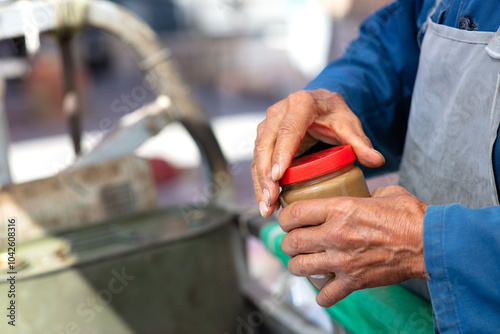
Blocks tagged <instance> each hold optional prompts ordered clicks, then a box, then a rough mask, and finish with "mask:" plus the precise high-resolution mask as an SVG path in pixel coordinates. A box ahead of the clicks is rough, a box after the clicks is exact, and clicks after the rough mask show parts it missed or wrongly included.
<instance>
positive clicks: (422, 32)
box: [417, 0, 441, 47]
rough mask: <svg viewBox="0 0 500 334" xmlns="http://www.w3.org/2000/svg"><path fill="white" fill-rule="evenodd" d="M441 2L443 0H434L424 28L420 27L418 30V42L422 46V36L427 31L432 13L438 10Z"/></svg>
mask: <svg viewBox="0 0 500 334" xmlns="http://www.w3.org/2000/svg"><path fill="white" fill-rule="evenodd" d="M440 3H441V0H436V2H434V6H432V7H431V9H429V11H428V12H427V20H425V22H424V24H423V25H422V28H420V30H419V31H418V34H417V42H418V46H419V47H420V46H421V45H420V44H421V42H420V41H421V40H422V38H421V36H422V35H423V34H425V32H426V31H427V26H428V25H429V21H430V20H431V17H432V15H434V13H435V12H436V10H437V8H438V6H439V4H440Z"/></svg>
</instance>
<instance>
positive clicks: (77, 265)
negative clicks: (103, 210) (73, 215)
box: [0, 208, 243, 334]
mask: <svg viewBox="0 0 500 334" xmlns="http://www.w3.org/2000/svg"><path fill="white" fill-rule="evenodd" d="M235 222H236V218H235V216H234V215H232V214H228V213H226V212H225V211H224V210H220V209H216V208H205V209H200V210H197V211H196V212H193V213H192V215H191V219H188V220H186V219H185V217H184V216H183V215H182V214H181V212H180V211H179V210H178V208H173V209H171V210H162V211H156V212H150V213H147V214H141V215H136V216H134V217H131V218H129V219H125V220H120V221H111V222H109V223H106V224H103V225H101V226H94V227H91V228H85V229H80V230H78V231H72V232H67V233H62V234H58V235H55V236H53V237H50V238H46V239H41V240H38V241H33V242H30V243H26V244H24V245H21V246H20V249H21V250H22V253H20V254H23V261H24V263H25V264H26V266H25V267H24V269H22V268H19V270H18V276H17V281H16V286H17V291H19V294H18V296H17V297H16V306H17V314H18V315H19V316H18V319H17V322H16V328H18V329H21V332H22V333H52V332H57V333H59V332H61V331H64V330H66V329H65V327H66V326H68V324H71V326H73V327H75V328H79V329H80V330H81V331H82V333H92V334H99V333H102V334H109V333H120V334H122V333H123V334H127V333H172V334H179V333H193V334H195V333H196V334H197V333H221V334H222V333H225V332H231V333H232V332H234V329H235V328H237V325H238V323H237V317H238V316H239V315H240V314H242V313H243V311H242V307H243V297H242V295H241V293H240V292H239V286H238V276H237V273H236V268H235V262H234V261H235V259H234V256H233V253H234V250H233V245H232V242H231V238H232V237H233V235H232V231H233V229H235V228H236V223H235ZM4 251H5V250H4ZM0 252H1V251H0ZM0 277H1V279H0V293H1V295H2V296H6V295H7V290H8V287H9V284H8V283H7V276H6V275H5V272H4V273H3V275H2V274H1V273H0ZM9 330H11V328H10V326H8V325H7V323H6V322H5V321H2V322H1V323H0V332H1V333H10V331H9Z"/></svg>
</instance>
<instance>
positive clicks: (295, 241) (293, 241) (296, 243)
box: [283, 230, 300, 253]
mask: <svg viewBox="0 0 500 334" xmlns="http://www.w3.org/2000/svg"><path fill="white" fill-rule="evenodd" d="M283 240H285V242H286V245H287V248H288V250H289V251H290V253H295V252H297V251H299V249H300V237H299V235H298V231H297V230H293V231H291V232H290V233H288V234H287V235H286V239H285V238H283Z"/></svg>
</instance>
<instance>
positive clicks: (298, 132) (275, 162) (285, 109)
mask: <svg viewBox="0 0 500 334" xmlns="http://www.w3.org/2000/svg"><path fill="white" fill-rule="evenodd" d="M318 140H321V141H323V142H325V143H327V144H332V145H339V144H350V145H351V146H352V148H353V150H354V154H355V155H356V158H357V160H358V161H359V162H360V163H361V164H363V165H365V166H367V167H378V166H380V165H382V164H383V163H384V157H383V156H382V155H381V154H380V153H379V152H377V151H375V150H373V147H372V144H371V143H370V140H369V139H368V137H367V136H366V135H365V133H364V132H363V129H362V127H361V122H360V121H359V119H358V118H357V117H356V115H355V114H354V113H353V112H352V111H351V110H350V109H349V107H348V106H347V104H346V103H345V101H344V99H343V98H342V97H341V96H340V95H339V94H337V93H332V92H329V91H327V90H324V89H314V90H309V91H299V92H296V93H294V94H292V95H290V96H288V97H287V98H286V99H284V100H282V101H280V102H278V103H276V104H275V105H273V106H271V107H270V108H269V109H268V110H267V114H266V119H265V120H264V121H263V122H262V123H260V124H259V126H258V128H257V140H256V141H255V150H254V156H253V161H252V167H251V168H252V177H253V182H254V189H255V195H256V198H257V203H259V208H260V211H261V214H262V216H264V217H268V216H269V215H271V214H272V213H273V211H274V209H275V205H279V204H277V203H278V202H277V199H278V195H279V183H278V182H277V181H278V180H280V179H281V177H282V176H283V174H284V172H285V170H286V169H287V168H288V167H289V166H290V163H291V161H292V159H293V157H294V156H295V155H298V154H301V153H303V152H305V151H306V150H307V149H308V148H310V147H311V146H313V145H314V144H315V143H316V142H317V141H318Z"/></svg>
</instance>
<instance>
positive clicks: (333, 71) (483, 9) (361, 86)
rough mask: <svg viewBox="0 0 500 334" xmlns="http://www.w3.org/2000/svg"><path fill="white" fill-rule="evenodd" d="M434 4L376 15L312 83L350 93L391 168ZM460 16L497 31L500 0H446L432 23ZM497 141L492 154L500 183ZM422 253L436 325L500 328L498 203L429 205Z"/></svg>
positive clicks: (413, 3) (394, 7) (403, 4)
mask: <svg viewBox="0 0 500 334" xmlns="http://www.w3.org/2000/svg"><path fill="white" fill-rule="evenodd" d="M433 5H434V0H398V1H396V2H394V3H392V4H390V5H389V6H387V7H385V8H383V9H381V10H380V11H378V12H377V13H375V14H373V15H372V16H370V17H369V18H368V19H366V20H365V22H364V23H363V25H362V27H361V30H360V36H359V37H358V38H357V39H356V40H355V41H354V42H352V43H351V45H350V46H349V47H348V48H347V50H346V53H345V55H344V56H343V57H342V58H340V59H339V60H336V61H334V62H332V63H331V64H330V65H328V67H326V68H325V70H324V71H323V72H322V73H321V74H320V75H319V76H318V77H317V78H316V79H314V80H313V81H312V82H310V83H309V84H308V85H307V87H306V89H313V88H325V89H328V90H330V91H335V92H339V93H340V94H341V95H342V96H343V97H344V99H345V100H346V102H347V104H348V105H349V106H350V108H351V109H352V110H353V111H354V112H355V113H356V114H357V116H358V117H359V118H360V120H361V122H362V124H363V129H364V130H365V132H366V134H367V135H368V137H370V139H371V140H372V142H373V144H374V146H375V148H376V149H377V150H379V151H381V152H382V154H384V156H385V157H386V165H385V168H386V170H396V169H397V168H398V166H399V163H400V157H401V155H402V151H403V145H404V139H405V134H406V124H407V120H408V114H409V109H410V101H411V96H412V91H413V85H414V83H415V77H416V73H417V68H418V60H419V54H420V48H419V40H420V41H421V39H422V36H418V31H419V30H420V28H421V27H422V25H423V24H424V22H425V20H426V18H427V15H428V12H429V9H430V8H431V7H432V6H433ZM462 16H467V17H469V18H470V20H471V22H472V24H471V25H470V29H474V30H479V31H497V30H498V28H499V27H500V1H499V0H442V1H441V4H440V5H439V6H438V8H437V10H436V11H435V14H434V16H433V21H434V22H439V23H441V24H444V25H447V26H451V27H455V28H458V27H459V25H458V24H459V20H460V18H461V17H462ZM459 56H460V55H457V57H459ZM499 142H500V141H499V140H498V139H497V142H496V143H495V147H494V152H493V164H494V170H495V175H496V180H497V189H498V185H499V184H500V143H499ZM424 258H425V267H426V271H427V272H428V273H429V274H430V277H431V279H429V280H428V286H429V290H430V294H431V302H432V306H433V311H434V317H435V327H436V331H438V332H440V333H500V282H499V279H500V206H495V207H488V208H483V209H476V210H472V209H469V208H466V207H464V206H462V205H459V204H452V205H438V206H429V207H428V209H427V211H426V213H425V219H424Z"/></svg>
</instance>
